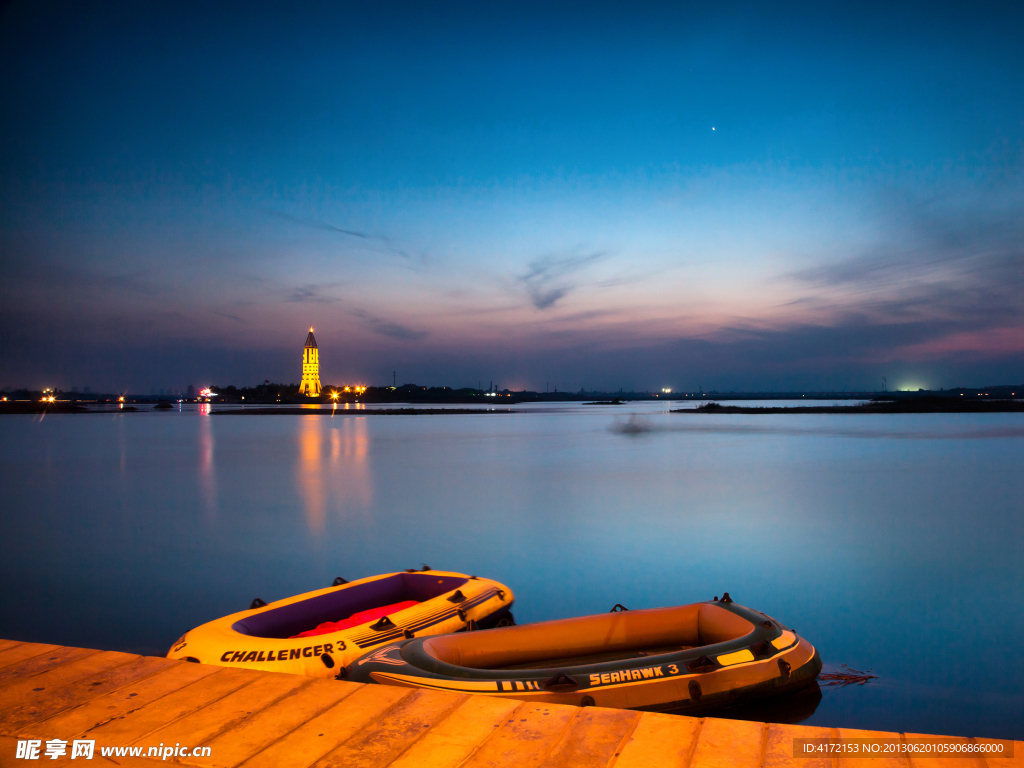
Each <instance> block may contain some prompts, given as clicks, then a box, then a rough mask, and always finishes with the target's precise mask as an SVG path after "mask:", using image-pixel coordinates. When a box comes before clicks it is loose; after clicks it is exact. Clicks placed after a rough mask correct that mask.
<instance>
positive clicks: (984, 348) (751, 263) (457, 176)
mask: <svg viewBox="0 0 1024 768" xmlns="http://www.w3.org/2000/svg"><path fill="white" fill-rule="evenodd" d="M1022 17H1024V11H1022V9H1021V7H1020V6H1019V5H1015V4H983V5H978V6H970V7H968V6H964V5H945V6H943V5H935V4H920V5H911V4H901V5H900V6H898V7H893V6H891V5H886V4H859V5H850V6H846V7H844V8H842V9H836V8H831V7H828V6H825V7H823V6H821V5H820V4H806V5H795V4H786V5H785V6H783V7H782V10H772V9H768V8H766V7H765V6H763V5H759V4H757V5H755V4H751V5H730V6H728V7H726V8H725V9H724V10H720V9H717V8H712V7H710V6H707V5H706V4H702V5H699V6H689V7H687V6H684V5H679V4H672V5H666V4H643V5H637V4H593V3H587V4H578V5H571V4H557V5H555V6H554V7H552V4H523V3H520V4H514V5H513V4H503V5H497V4H478V5H469V4H464V5H457V4H433V5H425V4H397V3H393V4H382V5H377V6H374V7H369V6H366V5H363V4H361V5H355V4H352V5H341V4H322V5H320V4H302V5H300V6H298V7H297V8H291V7H289V8H285V7H283V6H270V5H259V4H255V5H254V4H230V5H229V4H181V3H177V4H159V3H152V4H121V5H119V4H116V3H115V4H96V5H81V4H54V3H27V2H18V1H17V0H15V2H13V3H11V4H10V5H9V6H7V7H6V9H5V10H3V11H2V12H0V71H3V72H5V73H6V74H5V76H4V78H3V79H2V81H0V103H3V104H4V105H5V108H4V109H3V110H2V111H0V195H2V199H3V205H2V206H0V259H2V264H0V267H2V273H0V274H2V276H0V299H2V306H0V386H4V385H10V386H22V385H29V386H60V387H65V388H70V387H71V386H91V387H92V388H93V389H104V388H106V389H126V388H127V389H133V390H136V391H148V389H150V388H153V387H167V388H171V387H181V386H185V385H187V384H189V383H192V384H197V385H198V384H205V383H210V382H216V383H220V384H227V383H235V384H239V385H241V384H254V383H258V382H261V381H263V379H265V378H269V379H271V380H286V381H291V380H297V379H298V377H299V371H300V369H299V364H300V357H301V349H300V347H301V344H302V341H303V340H304V338H305V332H306V328H307V327H308V326H310V325H312V326H314V327H316V329H317V330H316V334H317V338H318V341H319V342H320V347H321V355H322V360H323V363H322V368H323V379H324V380H325V381H326V382H332V383H345V382H363V383H384V382H386V381H389V380H390V378H391V372H392V371H393V370H397V371H398V378H399V379H401V380H402V381H415V382H418V383H423V384H448V385H454V386H464V385H476V383H477V382H478V381H483V382H484V385H485V386H486V384H487V382H489V381H492V380H493V381H495V382H497V383H499V384H500V385H501V386H508V387H510V388H516V389H518V388H522V387H529V388H534V389H537V388H543V387H544V386H545V384H547V383H550V384H551V386H558V387H559V388H560V389H569V390H575V389H579V388H580V387H586V388H587V389H593V388H607V389H618V388H620V387H623V388H626V389H634V388H636V389H649V388H658V387H662V386H672V387H675V388H695V387H697V386H701V385H702V386H704V388H705V389H707V388H710V387H717V388H719V389H726V390H728V389H762V388H763V389H771V388H774V389H784V388H798V389H802V388H807V389H817V388H868V387H870V388H875V387H878V386H880V383H881V378H882V377H883V376H885V377H887V379H888V382H889V385H890V386H894V385H895V386H913V387H914V388H916V387H917V386H925V387H949V386H957V385H984V384H988V383H1001V382H1007V383H1009V382H1020V381H1024V318H1022V312H1021V310H1022V308H1024V307H1022V305H1024V299H1022V298H1021V297H1022V296H1024V293H1022V290H1021V289H1022V288H1024V279H1022V278H1024V269H1022V254H1024V217H1022V215H1021V214H1022V212H1024V176H1022V168H1024V163H1022V160H1024V158H1022V149H1024V78H1022V77H1021V76H1020V72H1022V71H1024V53H1022V51H1024V46H1021V45H1020V41H1019V39H1018V31H1019V30H1020V29H1021V28H1022V25H1021V22H1022V21H1024V18H1022Z"/></svg>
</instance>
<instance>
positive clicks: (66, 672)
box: [0, 651, 140, 733]
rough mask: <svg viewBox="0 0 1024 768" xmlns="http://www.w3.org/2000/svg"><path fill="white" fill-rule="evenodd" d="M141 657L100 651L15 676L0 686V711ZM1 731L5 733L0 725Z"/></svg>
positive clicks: (45, 695)
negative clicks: (32, 673)
mask: <svg viewBox="0 0 1024 768" xmlns="http://www.w3.org/2000/svg"><path fill="white" fill-rule="evenodd" d="M138 658H140V657H139V656H135V655H133V654H130V653H118V652H116V651H101V652H100V653H94V654H92V655H91V656H86V657H85V658H82V659H76V660H75V661H72V662H71V663H69V664H62V665H61V666H59V667H55V668H53V669H48V670H47V671H45V672H42V673H40V674H38V675H33V676H32V677H29V678H26V679H23V680H18V681H16V682H14V683H11V684H10V685H5V686H4V687H2V688H0V715H2V714H3V713H4V712H6V711H7V710H9V709H14V708H18V707H21V706H24V705H25V704H26V703H27V702H29V701H32V700H36V699H43V698H46V697H48V696H50V695H52V693H53V691H55V690H56V689H58V688H62V687H63V686H65V685H71V684H72V683H77V682H78V681H79V680H84V679H85V678H87V677H91V676H92V675H95V674H97V673H99V672H103V671H104V670H107V669H111V668H113V667H119V666H121V665H122V664H127V663H128V662H129V661H134V660H135V659H138ZM0 733H7V731H5V730H4V729H3V728H2V727H0Z"/></svg>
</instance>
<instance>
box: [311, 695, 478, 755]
mask: <svg viewBox="0 0 1024 768" xmlns="http://www.w3.org/2000/svg"><path fill="white" fill-rule="evenodd" d="M468 698H469V697H468V696H467V695H466V694H464V693H448V692H445V691H426V690H416V691H413V693H412V694H410V695H409V696H406V697H405V698H403V699H402V700H401V701H400V702H399V703H398V704H397V705H395V706H394V707H392V708H391V709H390V710H389V711H388V712H387V714H385V715H384V716H383V717H382V718H380V720H378V721H377V722H375V723H372V724H370V725H368V726H367V727H366V728H363V729H362V730H361V731H359V732H358V733H356V734H355V735H354V736H352V738H350V739H349V740H348V741H346V742H345V743H344V744H342V745H341V746H339V747H337V748H335V749H333V750H332V751H330V752H329V753H327V754H326V755H325V756H324V757H322V758H320V759H319V760H318V761H317V762H316V763H315V765H316V766H317V767H318V768H382V767H383V766H386V765H388V763H390V762H391V761H392V760H394V759H395V758H396V757H398V756H399V755H400V754H401V753H402V752H404V751H405V750H407V749H408V748H409V747H410V746H412V744H413V743H414V742H416V741H417V740H418V739H420V738H421V737H422V736H423V735H424V734H425V733H426V732H427V730H428V729H429V728H430V727H431V726H433V725H434V724H436V723H438V722H440V721H441V720H443V719H444V718H445V717H447V716H448V713H450V712H451V711H452V710H454V709H455V708H456V707H458V706H459V705H460V704H462V703H463V702H464V701H466V699H468Z"/></svg>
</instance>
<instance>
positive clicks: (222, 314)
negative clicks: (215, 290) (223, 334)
mask: <svg viewBox="0 0 1024 768" xmlns="http://www.w3.org/2000/svg"><path fill="white" fill-rule="evenodd" d="M210 314H211V315H217V316H218V317H226V318H227V319H228V320H234V321H235V322H236V323H244V322H245V320H243V319H242V318H240V317H239V316H238V315H229V314H228V313H227V312H217V311H216V310H214V309H211V310H210Z"/></svg>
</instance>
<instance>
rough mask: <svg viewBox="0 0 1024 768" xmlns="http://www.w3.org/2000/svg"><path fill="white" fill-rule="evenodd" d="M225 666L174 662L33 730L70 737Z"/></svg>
mask: <svg viewBox="0 0 1024 768" xmlns="http://www.w3.org/2000/svg"><path fill="white" fill-rule="evenodd" d="M220 669H222V667H214V666H210V665H207V664H190V663H188V662H184V661H180V662H175V664H174V666H172V667H170V668H169V669H165V670H162V671H159V672H157V673H156V674H155V675H152V676H151V677H146V678H143V679H141V680H137V681H135V682H134V683H132V684H130V685H126V686H124V687H122V688H119V689H118V690H116V691H111V692H109V693H106V694H104V695H102V696H99V697H98V698H96V699H94V700H92V701H90V702H87V703H85V704H82V705H81V706H78V707H75V708H74V709H71V710H68V711H67V712H61V713H59V714H56V715H54V716H53V717H50V718H49V719H47V720H43V721H42V722H40V723H37V724H36V725H35V726H34V727H33V730H34V731H36V732H37V733H46V735H47V736H48V737H49V738H56V739H71V738H74V737H75V736H78V735H80V734H82V733H85V732H86V731H87V730H89V729H90V728H95V727H97V726H100V725H103V724H104V723H106V722H109V721H110V720H113V719H114V718H115V717H124V716H125V715H126V714H128V713H129V712H134V711H135V710H137V709H140V708H142V707H144V706H146V705H147V704H149V703H151V702H154V701H156V700H157V699H160V698H163V697H164V696H166V695H167V694H169V693H173V692H174V691H177V690H179V689H180V688H184V687H185V686H186V685H189V684H191V683H194V682H196V681H197V680H201V679H202V678H204V677H207V676H208V675H212V674H214V673H215V672H217V671H219V670H220Z"/></svg>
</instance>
